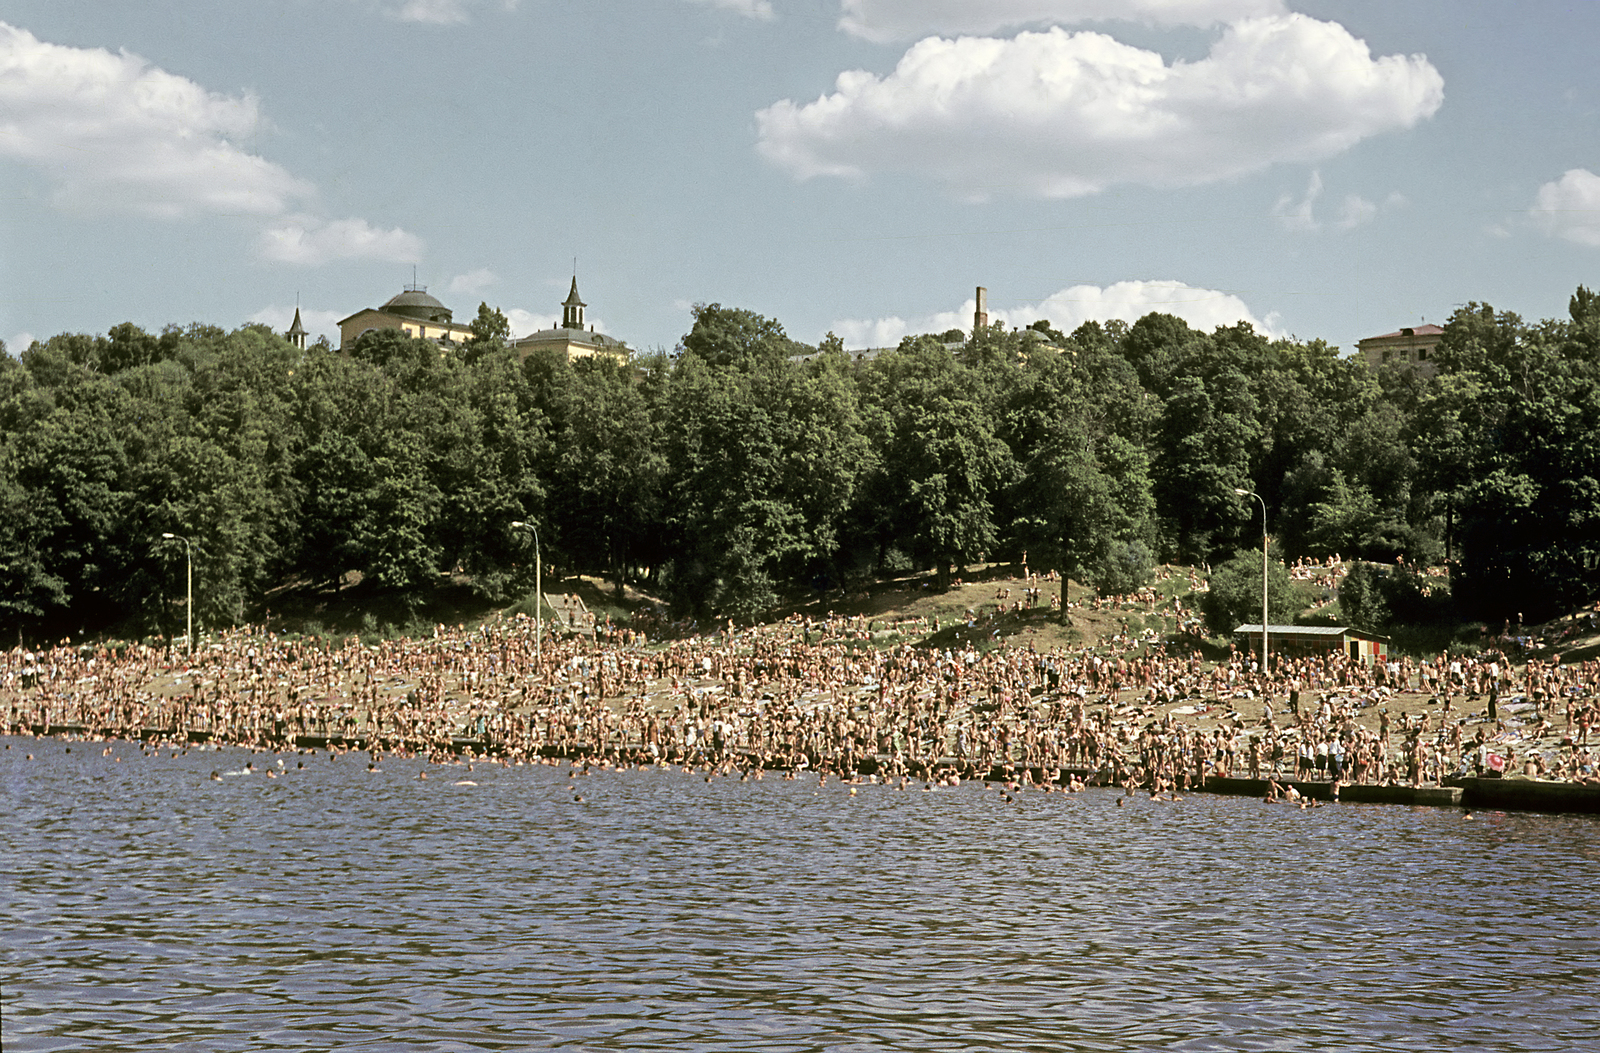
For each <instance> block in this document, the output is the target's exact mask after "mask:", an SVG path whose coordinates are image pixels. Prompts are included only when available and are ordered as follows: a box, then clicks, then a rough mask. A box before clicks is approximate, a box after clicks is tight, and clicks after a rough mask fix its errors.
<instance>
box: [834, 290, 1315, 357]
mask: <svg viewBox="0 0 1600 1053" xmlns="http://www.w3.org/2000/svg"><path fill="white" fill-rule="evenodd" d="M976 309H977V301H976V300H974V299H972V298H968V299H967V300H966V302H965V303H963V304H962V305H961V307H960V308H959V309H957V310H954V311H940V312H938V313H935V314H931V315H927V316H925V317H922V318H915V319H911V320H907V319H903V318H900V317H898V316H892V315H891V316H888V317H884V318H845V319H841V320H839V321H836V322H834V323H833V325H832V327H831V328H832V329H833V331H834V332H835V333H837V334H838V335H839V338H840V339H842V340H843V341H844V342H845V346H846V347H850V348H857V349H859V348H863V347H893V346H895V345H896V344H898V343H899V342H900V340H901V338H902V337H905V336H906V335H908V334H915V333H934V334H938V333H943V332H945V331H947V330H950V329H960V330H962V331H963V332H971V330H972V313H973V311H974V310H976ZM1152 311H1158V312H1160V313H1162V314H1170V315H1175V316H1177V317H1178V318H1182V319H1183V320H1184V321H1185V322H1188V323H1189V324H1190V325H1191V326H1193V327H1194V328H1196V329H1200V330H1203V331H1205V332H1210V331H1211V330H1212V329H1215V328H1216V327H1217V326H1219V325H1234V324H1236V323H1238V322H1249V323H1250V324H1251V326H1253V327H1254V328H1255V329H1256V331H1257V332H1260V333H1265V334H1267V335H1268V336H1272V337H1278V336H1282V335H1283V334H1282V333H1281V332H1280V331H1279V329H1278V325H1277V318H1276V316H1275V315H1272V314H1268V315H1267V316H1266V317H1265V318H1261V317H1258V316H1257V315H1256V314H1255V312H1253V311H1251V310H1250V308H1249V307H1248V306H1247V305H1246V304H1245V302H1244V301H1243V300H1241V299H1240V298H1239V297H1238V296H1235V295H1234V294H1233V293H1228V292H1220V291H1218V290H1215V289H1200V288H1196V287H1195V286H1192V285H1187V284H1185V283H1183V282H1177V281H1123V282H1115V283H1113V284H1111V285H1107V286H1104V287H1101V286H1098V285H1073V286H1070V287H1068V288H1065V289H1062V290H1060V291H1058V292H1055V293H1052V294H1051V295H1049V296H1047V297H1046V298H1045V299H1043V300H1041V301H1038V302H1037V303H1021V304H1016V305H1014V306H1011V307H1002V306H996V304H995V303H994V302H993V301H991V302H990V304H989V321H990V322H1003V323H1004V324H1006V325H1008V326H1011V327H1013V328H1021V327H1023V326H1026V325H1030V324H1032V323H1033V322H1036V321H1038V320H1039V319H1041V318H1043V319H1047V320H1049V322H1050V324H1051V325H1052V326H1054V327H1055V328H1056V329H1059V330H1060V331H1061V332H1063V333H1071V332H1072V331H1073V330H1074V329H1076V328H1078V326H1080V325H1082V324H1083V323H1084V322H1091V321H1093V322H1109V321H1111V320H1113V319H1119V320H1121V321H1124V322H1128V323H1130V324H1131V323H1133V322H1136V321H1138V320H1139V319H1141V318H1143V317H1144V316H1145V315H1147V314H1149V313H1151V312H1152Z"/></svg>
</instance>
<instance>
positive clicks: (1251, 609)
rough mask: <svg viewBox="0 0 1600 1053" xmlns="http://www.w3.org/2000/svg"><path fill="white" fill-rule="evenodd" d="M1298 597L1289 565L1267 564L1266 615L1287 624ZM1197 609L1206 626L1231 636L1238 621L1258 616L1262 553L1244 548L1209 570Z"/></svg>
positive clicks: (1295, 611)
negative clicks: (1208, 581) (1207, 585)
mask: <svg viewBox="0 0 1600 1053" xmlns="http://www.w3.org/2000/svg"><path fill="white" fill-rule="evenodd" d="M1299 604H1300V600H1299V596H1298V595H1297V593H1296V590H1295V587H1294V583H1293V582H1292V581H1290V580H1289V568H1287V567H1285V566H1284V565H1283V564H1282V563H1279V562H1277V561H1275V560H1274V561H1273V562H1271V563H1269V564H1267V608H1268V610H1267V617H1268V619H1269V620H1270V621H1272V622H1274V623H1276V624H1279V625H1286V624H1289V623H1290V622H1293V621H1294V615H1296V614H1298V613H1299V611H1300V605H1299ZM1200 613H1201V615H1202V616H1203V617H1204V618H1205V622H1206V628H1207V629H1209V630H1210V631H1211V632H1213V633H1215V634H1216V635H1218V636H1221V637H1225V638H1231V637H1232V636H1233V631H1234V630H1235V629H1237V628H1238V627H1239V626H1240V625H1245V624H1253V623H1255V622H1259V621H1260V620H1261V553H1259V552H1252V551H1251V550H1249V549H1243V550H1241V551H1240V552H1239V553H1238V554H1236V555H1235V556H1234V557H1233V558H1232V559H1230V560H1228V561H1227V562H1226V563H1223V564H1221V565H1219V566H1218V567H1216V568H1215V569H1213V570H1212V572H1211V591H1210V592H1207V593H1205V594H1204V595H1202V596H1201V597H1200Z"/></svg>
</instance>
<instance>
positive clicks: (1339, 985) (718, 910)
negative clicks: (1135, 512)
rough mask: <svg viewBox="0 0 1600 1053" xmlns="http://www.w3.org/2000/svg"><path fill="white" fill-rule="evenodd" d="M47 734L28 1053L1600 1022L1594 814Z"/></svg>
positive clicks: (6, 758)
mask: <svg viewBox="0 0 1600 1053" xmlns="http://www.w3.org/2000/svg"><path fill="white" fill-rule="evenodd" d="M15 744H16V743H14V745H15ZM27 748H28V749H29V750H31V751H32V752H34V753H35V754H36V759H35V760H34V761H31V762H30V761H25V760H23V756H24V753H25V751H24V750H21V749H17V748H13V749H12V750H10V751H5V752H0V787H3V790H4V795H5V796H4V802H5V805H6V816H7V819H6V822H5V824H4V826H3V827H0V882H3V886H0V887H3V888H4V889H5V893H6V906H7V921H8V924H7V926H6V931H5V934H4V937H3V947H4V959H3V965H0V990H3V997H4V1006H3V1009H4V1018H3V1028H4V1031H3V1035H0V1038H3V1043H4V1047H5V1048H6V1049H7V1050H57V1049H60V1050H69V1049H70V1050H98V1049H105V1050H156V1049H161V1050H191V1049H192V1050H207V1051H210V1050H233V1049H240V1050H244V1049H252V1050H253V1049H264V1048H270V1049H275V1050H277V1049H283V1050H325V1049H361V1050H397V1051H420V1050H440V1051H443V1050H451V1051H454V1050H481V1049H513V1048H514V1049H560V1048H575V1049H624V1048H626V1049H667V1048H671V1049H674V1050H708V1051H709V1050H723V1049H727V1048H733V1047H744V1048H754V1049H761V1050H775V1051H782V1050H795V1051H809V1050H829V1051H835V1050H862V1051H869V1050H870V1051H881V1050H886V1049H916V1050H919V1051H944V1050H952V1051H954V1050H961V1051H968V1050H972V1049H980V1048H981V1049H989V1048H1005V1049H1017V1050H1130V1049H1151V1048H1163V1049H1174V1050H1196V1051H1210V1050H1263V1049H1271V1050H1326V1049H1339V1050H1345V1049H1355V1048H1359V1049H1378V1050H1385V1049H1393V1050H1402V1049H1404V1050H1415V1049H1417V1048H1419V1047H1422V1046H1434V1045H1439V1046H1448V1047H1449V1048H1452V1050H1502V1049H1504V1050H1511V1049H1516V1050H1575V1049H1585V1048H1592V1036H1593V1035H1594V1034H1595V1033H1597V1032H1600V1008H1597V1006H1600V1000H1597V999H1596V998H1595V997H1594V995H1595V993H1596V990H1597V983H1596V981H1597V976H1600V967H1597V966H1596V964H1595V963H1596V962H1600V925H1597V923H1596V920H1595V918H1594V912H1593V908H1594V898H1593V892H1592V890H1593V888H1594V887H1595V884H1596V879H1597V878H1600V847H1597V845H1600V836H1597V835H1600V824H1597V823H1596V822H1595V821H1594V820H1592V819H1585V818H1581V817H1544V816H1516V815H1497V814H1483V815H1480V816H1479V818H1478V819H1477V820H1476V821H1474V822H1464V821H1463V820H1462V819H1461V817H1460V814H1459V813H1458V812H1454V811H1451V810H1428V809H1404V808H1384V807H1357V806H1345V807H1330V808H1319V809H1314V810H1310V811H1302V810H1300V809H1290V808H1285V807H1281V806H1280V807H1271V806H1265V805H1263V804H1262V802H1260V801H1252V800H1239V799H1227V798H1213V797H1206V796H1203V795H1202V796H1191V797H1189V798H1188V799H1186V800H1184V801H1181V802H1175V803H1163V804H1154V803H1151V802H1148V801H1145V800H1143V799H1140V798H1134V799H1132V800H1129V801H1128V802H1127V803H1126V805H1125V806H1121V807H1119V806H1117V805H1116V803H1115V797H1114V796H1113V795H1112V794H1111V793H1110V792H1108V791H1091V792H1088V793H1084V794H1081V795H1076V796H1070V797H1069V796H1061V795H1043V794H1024V795H1022V796H1021V797H1019V798H1018V800H1017V801H1016V802H1015V803H1014V804H1008V803H1006V802H1004V801H1003V800H1002V799H1001V798H1000V796H999V794H997V793H995V792H994V791H992V790H986V789H984V788H983V787H980V786H967V787H961V788H959V789H954V790H948V789H947V790H940V791H938V792H931V793H924V792H919V791H916V790H906V791H900V790H894V789H890V788H887V787H881V786H864V787H860V788H859V789H858V793H857V795H856V796H854V797H852V796H850V795H849V790H848V789H847V788H844V787H840V786H837V785H829V786H823V787H819V786H817V785H816V783H815V781H814V780H804V779H802V780H797V781H793V782H789V781H784V780H781V779H775V778H769V779H767V780H765V781H762V782H748V783H742V782H739V781H736V780H726V779H716V780H713V781H712V782H710V783H707V782H705V781H704V780H703V779H701V778H699V777H694V776H688V775H684V774H683V773H681V772H670V771H656V770H651V771H643V772H627V773H604V772H602V773H596V774H593V775H589V776H585V777H581V778H579V779H576V780H573V781H572V782H570V783H569V780H568V778H567V773H566V772H565V771H564V770H558V769H552V768H547V767H521V768H499V767H493V766H489V767H479V768H477V769H475V770H474V771H473V772H471V773H470V775H468V773H465V772H464V770H463V769H455V770H453V771H452V770H444V771H440V770H437V769H436V770H434V771H433V773H432V775H433V777H432V778H430V779H428V780H426V781H423V780H418V779H416V778H415V776H416V774H417V772H418V771H419V770H421V766H420V765H418V764H415V763H413V764H406V763H404V762H398V761H394V760H392V759H390V760H386V761H385V763H384V766H383V767H384V769H385V770H383V771H380V772H376V773H369V772H368V771H366V770H365V763H364V762H360V761H357V759H356V758H354V757H347V758H344V759H341V760H338V761H333V760H330V759H329V758H328V757H327V756H326V755H322V756H318V757H315V758H308V759H306V765H307V767H306V769H305V770H304V771H300V770H295V769H293V767H292V765H293V764H294V763H295V762H294V761H291V762H290V765H291V767H290V768H289V769H288V770H286V771H285V772H284V773H283V775H282V777H280V778H276V779H267V778H266V777H265V775H264V774H263V773H259V772H258V773H256V774H254V775H241V776H233V777H226V778H223V779H222V780H221V781H212V780H211V779H210V777H209V776H210V772H211V770H212V769H217V770H219V771H223V770H226V771H238V770H242V769H243V766H244V764H245V762H246V761H247V760H249V759H250V758H249V757H248V755H246V754H244V753H242V752H238V751H234V752H227V751H224V752H221V753H218V752H205V751H194V752H192V753H190V754H189V755H187V756H183V757H179V758H176V759H173V758H169V757H162V758H159V759H152V758H146V757H144V756H143V755H142V754H140V752H139V750H138V749H137V748H131V747H127V746H121V747H117V748H116V750H115V755H114V756H113V757H102V756H100V755H99V751H98V750H95V751H75V752H74V753H72V754H70V755H68V754H65V753H64V751H63V749H62V746H61V744H59V743H51V742H46V741H40V742H32V743H29V744H28V747H27ZM117 756H120V757H121V761H120V763H119V762H117V761H116V759H115V757H117ZM257 761H258V763H262V761H261V758H260V756H259V755H258V757H257ZM263 766H264V765H263ZM458 772H459V773H460V774H457V773H458ZM463 777H469V778H470V779H471V780H472V781H473V782H476V783H477V785H476V786H457V785H454V784H455V783H456V782H457V781H458V780H459V779H460V778H463ZM572 787H577V792H579V793H581V794H582V796H584V798H585V800H584V801H583V802H581V803H580V802H577V801H574V800H573V796H574V790H573V788H572Z"/></svg>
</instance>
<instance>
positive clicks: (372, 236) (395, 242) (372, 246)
mask: <svg viewBox="0 0 1600 1053" xmlns="http://www.w3.org/2000/svg"><path fill="white" fill-rule="evenodd" d="M256 247H257V251H258V252H260V254H261V256H262V257H263V258H264V259H268V260H273V261H274V262H277V263H294V264H299V265H301V266H308V267H315V266H319V265H321V264H324V263H328V262H330V261H333V260H383V261H385V262H388V263H416V262H417V261H418V260H420V259H421V258H422V239H421V238H419V237H417V236H416V235H415V234H411V233H409V232H407V231H404V230H401V229H400V228H398V227H394V228H391V229H389V230H382V229H380V228H378V227H374V226H373V225H372V224H370V223H368V222H367V221H366V220H364V219H337V220H324V219H318V218H316V217H312V216H294V217H289V218H287V219H286V220H285V221H284V222H283V223H280V224H278V225H276V226H271V227H268V228H267V229H266V230H264V231H262V232H261V236H260V237H259V238H258V239H257V244H256Z"/></svg>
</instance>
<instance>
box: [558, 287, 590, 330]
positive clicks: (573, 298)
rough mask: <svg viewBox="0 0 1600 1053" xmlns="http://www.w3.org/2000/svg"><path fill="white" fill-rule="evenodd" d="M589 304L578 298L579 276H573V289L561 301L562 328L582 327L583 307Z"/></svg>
mask: <svg viewBox="0 0 1600 1053" xmlns="http://www.w3.org/2000/svg"><path fill="white" fill-rule="evenodd" d="M587 306H588V304H586V303H584V302H583V301H582V300H580V299H579V298H578V276H577V275H576V274H574V275H573V276H572V291H571V292H569V293H567V298H566V299H565V300H563V301H562V302H561V328H563V329H582V328H583V309H584V308H585V307H587Z"/></svg>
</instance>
